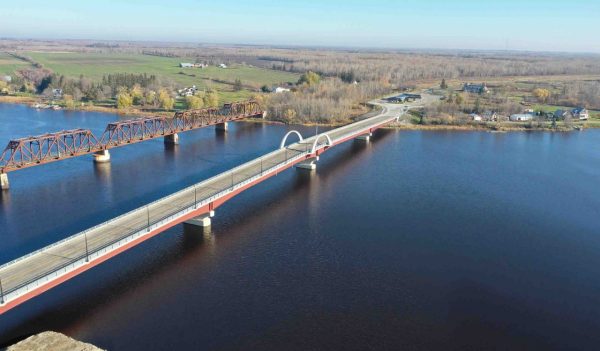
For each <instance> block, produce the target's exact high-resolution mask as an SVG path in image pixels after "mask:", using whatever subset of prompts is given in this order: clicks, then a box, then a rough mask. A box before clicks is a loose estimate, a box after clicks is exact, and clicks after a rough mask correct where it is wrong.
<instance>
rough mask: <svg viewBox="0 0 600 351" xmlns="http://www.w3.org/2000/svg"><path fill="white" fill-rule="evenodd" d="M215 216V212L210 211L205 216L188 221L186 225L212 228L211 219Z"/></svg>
mask: <svg viewBox="0 0 600 351" xmlns="http://www.w3.org/2000/svg"><path fill="white" fill-rule="evenodd" d="M214 216H215V211H210V212H209V213H205V214H203V215H200V216H198V217H194V218H192V219H190V220H188V221H185V222H184V225H187V226H194V227H202V228H206V227H210V225H211V221H210V219H211V217H214Z"/></svg>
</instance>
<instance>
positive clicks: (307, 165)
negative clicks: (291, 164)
mask: <svg viewBox="0 0 600 351" xmlns="http://www.w3.org/2000/svg"><path fill="white" fill-rule="evenodd" d="M317 161H319V156H317V157H313V158H309V159H306V160H304V161H302V162H300V163H297V164H296V168H297V169H306V170H309V171H313V170H315V169H317Z"/></svg>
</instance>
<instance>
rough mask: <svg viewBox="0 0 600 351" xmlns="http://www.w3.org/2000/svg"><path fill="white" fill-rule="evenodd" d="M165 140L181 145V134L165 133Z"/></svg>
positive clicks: (168, 142)
mask: <svg viewBox="0 0 600 351" xmlns="http://www.w3.org/2000/svg"><path fill="white" fill-rule="evenodd" d="M164 141H165V144H169V145H179V134H177V133H175V134H171V135H165V138H164Z"/></svg>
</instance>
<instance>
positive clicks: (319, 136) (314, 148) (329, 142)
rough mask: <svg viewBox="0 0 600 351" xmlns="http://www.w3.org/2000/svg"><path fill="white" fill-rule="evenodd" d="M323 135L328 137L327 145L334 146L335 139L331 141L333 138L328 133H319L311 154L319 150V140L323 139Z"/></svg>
mask: <svg viewBox="0 0 600 351" xmlns="http://www.w3.org/2000/svg"><path fill="white" fill-rule="evenodd" d="M322 137H325V138H327V146H333V141H331V138H330V137H329V135H328V134H319V135H318V136H317V137H316V138H315V141H314V142H313V145H312V149H310V153H311V154H314V153H315V151H317V143H318V142H319V140H321V138H322Z"/></svg>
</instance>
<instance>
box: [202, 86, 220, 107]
mask: <svg viewBox="0 0 600 351" xmlns="http://www.w3.org/2000/svg"><path fill="white" fill-rule="evenodd" d="M203 100H204V106H206V107H217V106H219V95H218V94H217V92H216V91H214V90H209V91H208V92H206V94H204V97H203Z"/></svg>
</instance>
